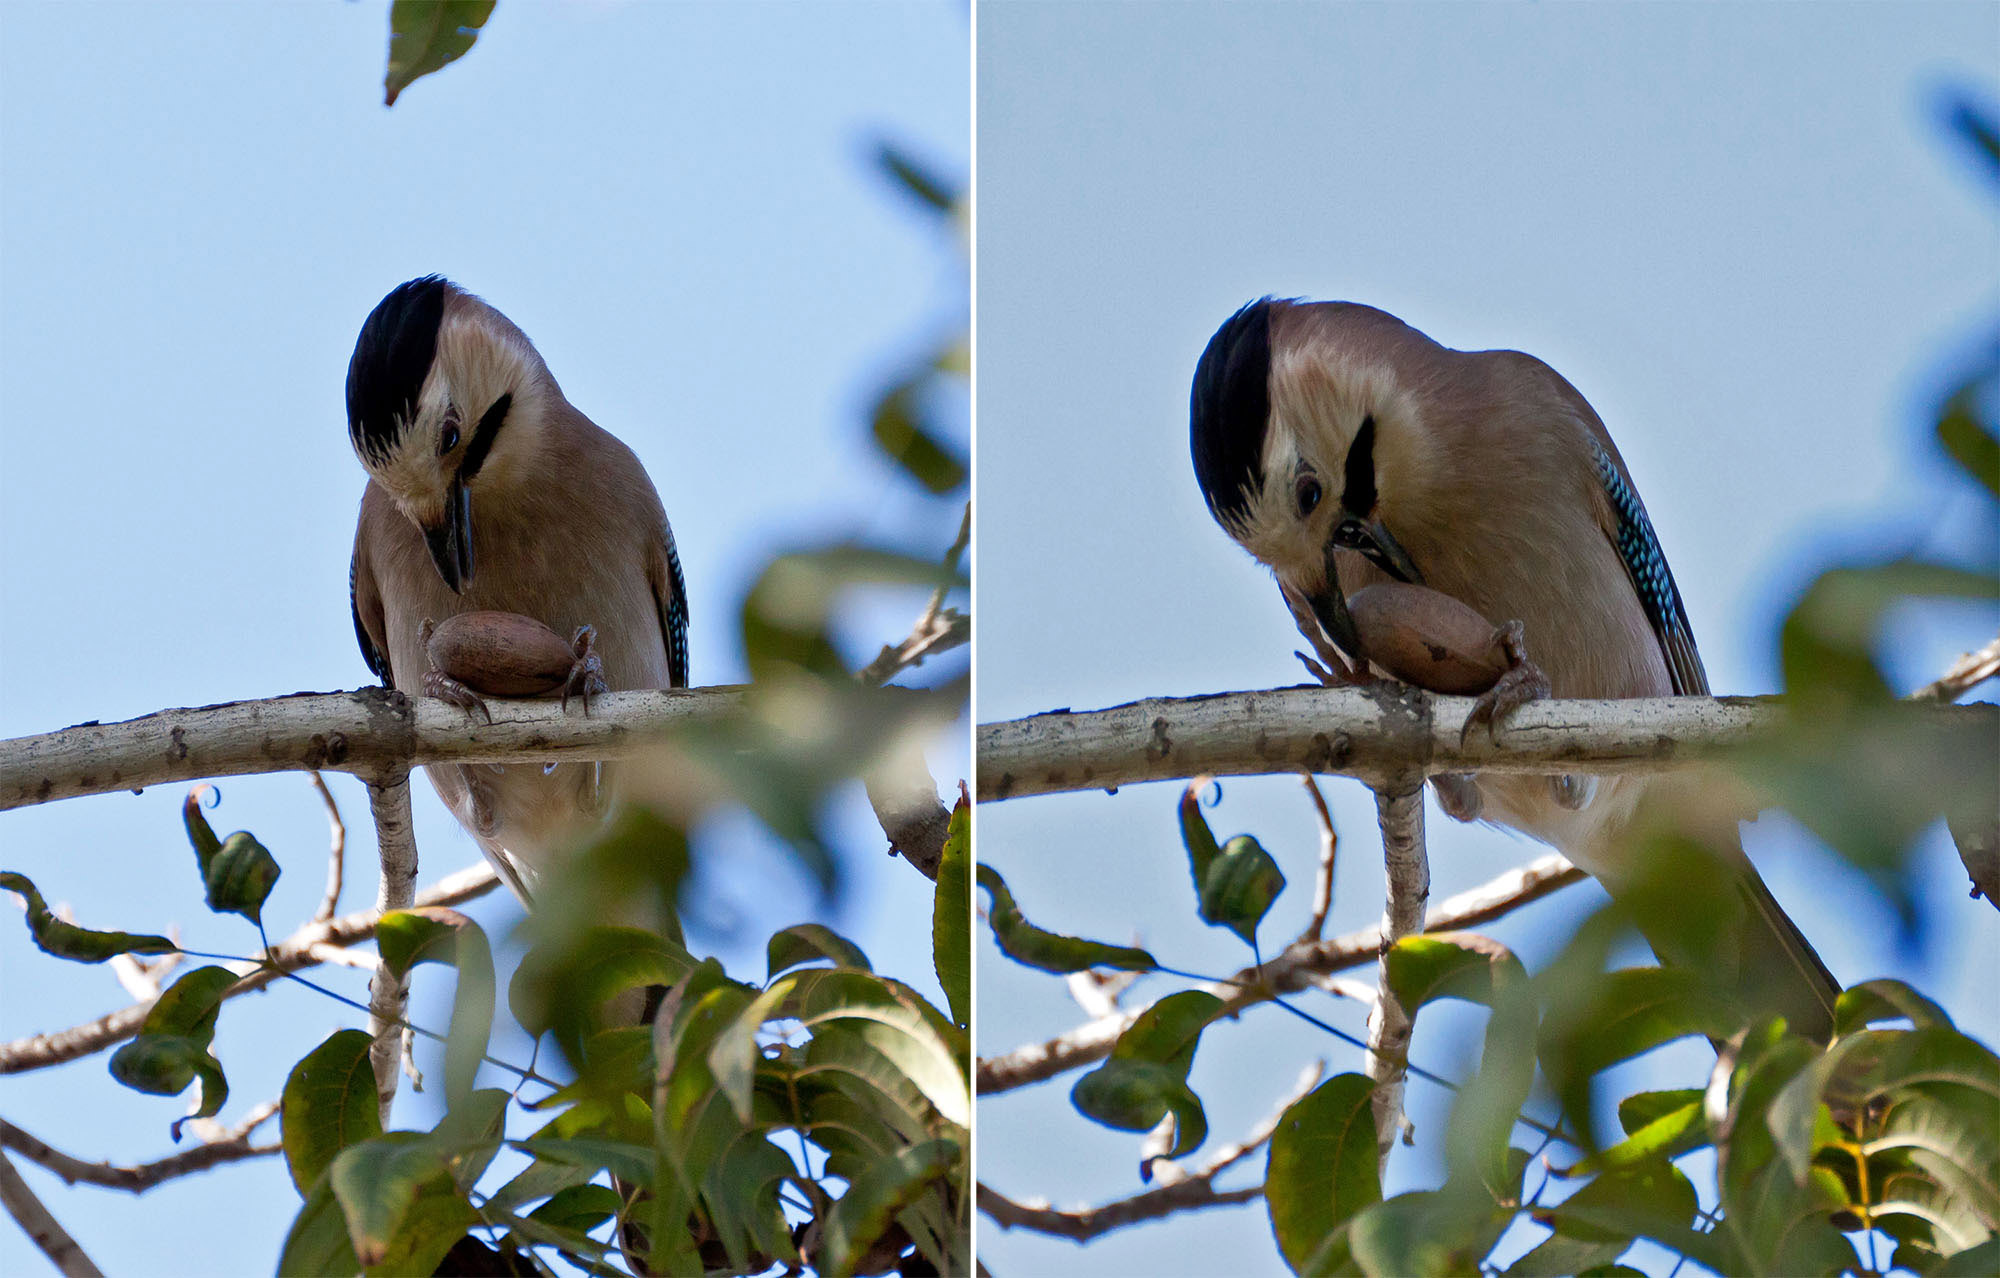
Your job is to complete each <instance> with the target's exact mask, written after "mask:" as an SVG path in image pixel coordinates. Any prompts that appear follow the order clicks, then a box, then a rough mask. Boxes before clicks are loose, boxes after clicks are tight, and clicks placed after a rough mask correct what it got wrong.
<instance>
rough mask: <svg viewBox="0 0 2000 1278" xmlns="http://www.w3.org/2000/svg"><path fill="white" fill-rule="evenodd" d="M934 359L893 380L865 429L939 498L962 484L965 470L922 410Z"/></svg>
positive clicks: (966, 471)
mask: <svg viewBox="0 0 2000 1278" xmlns="http://www.w3.org/2000/svg"><path fill="white" fill-rule="evenodd" d="M935 363H936V360H935V359H933V360H931V361H928V362H927V363H926V365H925V367H923V368H922V369H920V370H918V371H917V372H915V373H913V374H911V375H910V376H908V377H907V378H905V379H904V380H902V381H900V382H898V383H896V384H895V385H894V386H892V387H890V388H889V389H888V390H887V391H885V392H883V394H882V397H881V398H880V399H878V400H876V401H875V411H874V412H873V413H872V414H871V415H870V417H869V423H868V428H869V430H870V432H871V433H872V434H873V435H874V436H875V444H876V446H877V447H878V448H880V449H881V450H882V452H883V453H884V454H885V455H886V456H887V457H888V458H889V460H890V461H892V462H895V463H896V464H897V465H898V466H900V467H902V468H903V470H904V472H905V473H907V474H908V475H909V476H910V478H912V479H914V480H916V481H917V483H919V484H921V485H923V487H924V489H925V490H926V491H927V492H929V493H930V494H931V495H932V496H936V497H941V496H943V495H944V494H946V493H948V492H952V491H954V490H955V489H957V488H959V487H960V486H961V485H963V484H964V483H965V479H966V475H967V474H968V473H969V470H968V468H967V466H966V463H965V461H964V459H963V458H961V457H958V456H957V455H955V453H954V452H953V451H952V450H951V449H950V448H948V447H946V446H945V444H944V441H943V439H942V438H941V437H940V432H939V431H938V430H937V429H936V427H935V426H934V424H933V423H932V422H931V421H930V420H929V417H928V415H927V414H926V413H925V410H924V393H925V391H926V389H927V387H928V384H929V382H930V380H931V379H932V377H933V376H934V375H935V374H934V372H933V366H934V365H935Z"/></svg>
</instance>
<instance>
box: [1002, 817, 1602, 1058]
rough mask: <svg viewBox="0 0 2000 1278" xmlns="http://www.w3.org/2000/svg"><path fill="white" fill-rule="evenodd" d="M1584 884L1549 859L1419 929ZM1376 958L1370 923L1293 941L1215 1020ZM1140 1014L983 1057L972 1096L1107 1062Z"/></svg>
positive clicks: (1225, 995)
mask: <svg viewBox="0 0 2000 1278" xmlns="http://www.w3.org/2000/svg"><path fill="white" fill-rule="evenodd" d="M1583 877H1584V873H1583V871H1581V870H1579V869H1577V868H1576V867H1575V866H1573V865H1571V864H1570V863H1569V862H1568V861H1567V860H1565V859H1563V857H1562V856H1560V855H1559V854H1557V853H1554V852H1551V853H1548V854H1547V855H1545V856H1541V857H1538V858H1536V859H1535V860H1534V861H1531V862H1529V863H1528V864H1527V865H1522V866H1517V867H1515V868H1514V869H1512V870H1509V871H1507V872H1506V873H1504V874H1501V875H1497V876H1495V877H1494V878H1492V879H1489V880H1487V881H1486V882H1485V883H1482V884H1481V885H1479V886H1478V887H1475V888H1471V889H1468V890H1467V891H1464V892H1460V893H1458V894H1457V895H1456V896H1452V897H1448V898H1447V899H1446V900H1444V901H1443V902H1441V903H1440V904H1439V905H1438V906H1437V907H1436V908H1435V909H1433V910H1431V911H1430V914H1429V916H1428V917H1427V918H1426V919H1425V921H1424V930H1425V931H1428V932H1450V931H1458V930H1462V929H1465V928H1472V927H1478V926H1479V925H1480V924H1483V923H1489V922H1491V921H1492V920H1494V919H1497V918H1500V917H1501V916H1503V915H1506V914H1509V913H1512V912H1513V911H1514V910H1516V909H1519V908H1520V907H1521V906H1523V905H1526V904H1528V903H1529V902H1530V901H1536V900H1540V899H1541V898H1542V897H1545V896H1547V895H1548V894H1549V893H1551V892H1554V891H1556V890H1558V889H1560V888H1564V887H1567V886H1569V885H1570V884H1572V883H1576V882H1579V881H1581V880H1582V879H1583ZM1381 951H1382V928H1381V925H1379V924H1377V925H1376V926H1374V927H1366V928H1362V929H1360V930H1358V931H1354V932H1349V933H1347V934H1346V935H1344V936H1336V937H1333V938H1331V939H1328V940H1323V941H1315V942H1311V943H1306V942H1295V943H1294V944H1292V945H1290V946H1287V947H1286V948H1285V950H1284V952H1283V953H1281V954H1277V955H1275V956H1273V957H1270V958H1267V959H1265V960H1264V963H1263V967H1262V969H1261V971H1260V970H1259V969H1258V968H1256V967H1246V968H1244V969H1242V970H1241V971H1239V972H1237V973H1236V974H1235V975H1234V976H1232V977H1231V978H1230V979H1229V980H1228V981H1224V982H1218V983H1215V984H1213V985H1211V986H1208V987H1207V988H1208V989H1209V991H1210V992H1211V993H1213V994H1215V995H1217V996H1218V997H1220V998H1221V999H1223V1000H1224V1003H1225V1007H1224V1008H1223V1010H1222V1012H1221V1015H1231V1014H1233V1013H1234V1012H1236V1011H1239V1010H1241V1009H1242V1008H1245V1007H1249V1006H1251V1005H1253V1004H1256V1003H1261V1002H1265V1001H1268V1000H1269V999H1270V998H1271V997H1272V996H1273V995H1277V994H1291V993H1296V992H1298V991H1299V990H1303V989H1306V988H1308V987H1310V986H1312V985H1314V984H1315V983H1316V982H1317V981H1318V980H1319V979H1320V978H1321V977H1324V976H1327V975H1329V974H1331V973H1334V972H1343V971H1346V970H1348V969H1350V968H1356V967H1360V966H1361V965H1362V964H1364V963H1371V962H1374V961H1375V960H1376V959H1377V958H1378V957H1379V956H1380V954H1381ZM1144 1010H1145V1009H1144V1008H1127V1009H1126V1010H1124V1011H1122V1012H1120V1013H1118V1014H1117V1015H1116V1016H1105V1017H1099V1018H1097V1019H1095V1020H1092V1021H1089V1022H1086V1023H1085V1024H1083V1025H1079V1026H1077V1027H1076V1028H1075V1029H1072V1030H1070V1031H1069V1032H1067V1033H1065V1034H1061V1035H1058V1036H1057V1037H1055V1038H1052V1039H1047V1040H1045V1041H1043V1042H1040V1043H1031V1044H1028V1045H1026V1046H1023V1047H1018V1048H1016V1049H1014V1050H1013V1051H1011V1052H1004V1053H1002V1054H1000V1055H998V1056H989V1057H985V1058H982V1059H981V1060H980V1061H979V1063H978V1071H977V1073H978V1092H979V1094H980V1095H981V1096H993V1095H996V1094H998V1093H1000V1092H1006V1091H1012V1090H1013V1089H1014V1088H1017V1087H1025V1086H1027V1085H1028V1084H1030V1083H1039V1082H1041V1081H1043V1080H1044V1079H1049V1078H1054V1077H1055V1076H1056V1075H1058V1074H1062V1073H1065V1072H1067V1071H1069V1070H1072V1069H1080V1068H1082V1067H1083V1066H1086V1065H1091V1064H1094V1063H1096V1062H1097V1061H1100V1060H1103V1059H1104V1058H1105V1057H1106V1056H1108V1055H1110V1053H1111V1045H1112V1044H1113V1043H1115V1042H1117V1041H1118V1036H1119V1035H1120V1034H1122V1033H1124V1032H1125V1030H1126V1029H1127V1028H1129V1027H1130V1026H1131V1024H1132V1022H1134V1021H1136V1020H1137V1019H1138V1018H1139V1016H1140V1014H1141V1013H1142V1012H1143V1011H1144Z"/></svg>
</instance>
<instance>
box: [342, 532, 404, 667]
mask: <svg viewBox="0 0 2000 1278" xmlns="http://www.w3.org/2000/svg"><path fill="white" fill-rule="evenodd" d="M360 567H361V556H360V554H359V553H356V555H355V556H354V558H352V559H349V560H348V561H347V611H348V612H349V613H350V614H352V615H353V617H354V640H355V642H356V643H358V644H360V645H361V659H362V660H363V661H365V662H367V663H368V669H369V670H370V671H371V672H372V673H373V674H374V675H375V677H376V678H378V679H380V680H381V681H382V683H383V685H384V686H385V687H391V686H394V682H395V681H394V680H392V679H391V678H390V677H389V658H388V657H386V656H384V655H383V653H382V650H381V649H380V648H377V647H376V646H375V640H374V638H373V637H372V636H371V635H369V633H368V627H367V625H366V624H365V623H364V622H363V621H362V619H361V596H360V595H359V594H358V593H357V592H356V590H355V584H356V581H357V579H358V576H359V570H360Z"/></svg>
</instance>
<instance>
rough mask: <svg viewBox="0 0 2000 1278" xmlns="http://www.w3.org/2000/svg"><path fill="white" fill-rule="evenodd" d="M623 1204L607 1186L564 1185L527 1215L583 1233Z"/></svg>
mask: <svg viewBox="0 0 2000 1278" xmlns="http://www.w3.org/2000/svg"><path fill="white" fill-rule="evenodd" d="M624 1205H625V1203H624V1200H623V1199H621V1198H620V1197H619V1196H618V1195H617V1194H616V1193H615V1192H613V1190H612V1189H611V1187H610V1186H608V1185H567V1186H565V1187H563V1188H562V1189H558V1190H557V1191H556V1192H555V1193H554V1194H552V1195H550V1196H549V1200H548V1201H547V1202H545V1203H543V1204H542V1205H541V1206H539V1207H537V1208H535V1209H534V1210H533V1211H531V1212H529V1213H528V1215H529V1216H531V1217H533V1218H534V1219H536V1220H539V1221H541V1222H542V1223H543V1224H545V1225H550V1226H553V1227H554V1228H557V1229H572V1230H575V1231H576V1232H577V1233H579V1234H587V1233H589V1232H590V1231H591V1230H593V1229H595V1228H597V1227H598V1226H599V1225H601V1224H603V1223H604V1222H605V1221H607V1220H609V1219H611V1218H612V1217H613V1216H616V1215H617V1214H618V1213H619V1211H620V1210H621V1209H622V1208H623V1207H624Z"/></svg>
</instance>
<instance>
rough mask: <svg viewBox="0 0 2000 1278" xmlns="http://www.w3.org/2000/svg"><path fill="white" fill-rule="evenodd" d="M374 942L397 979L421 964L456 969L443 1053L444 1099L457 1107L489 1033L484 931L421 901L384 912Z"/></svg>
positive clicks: (489, 973) (489, 955) (489, 976)
mask: <svg viewBox="0 0 2000 1278" xmlns="http://www.w3.org/2000/svg"><path fill="white" fill-rule="evenodd" d="M375 943H376V947H377V948H378V949H379V950H380V952H381V955H382V963H383V966H385V967H387V968H388V969H389V972H390V974H391V975H392V976H394V977H395V978H396V979H398V980H401V979H403V978H404V977H406V976H408V975H409V973H410V970H411V969H412V968H415V967H417V966H418V965H419V964H423V963H442V964H444V965H446V966H447V967H454V968H456V969H457V970H458V988H457V990H456V992H455V993H454V994H453V997H452V1007H451V1032H450V1034H449V1035H448V1036H447V1038H446V1041H445V1056H444V1061H445V1065H444V1080H445V1081H444V1095H445V1104H446V1105H447V1106H448V1107H453V1108H455V1107H457V1106H458V1105H459V1104H460V1103H461V1102H463V1101H464V1100H465V1098H466V1097H467V1096H470V1095H471V1094H472V1088H473V1084H474V1082H475V1081H476V1079H477V1077H478V1074H479V1062H480V1060H481V1059H482V1058H483V1057H484V1056H485V1055H486V1043H487V1040H488V1039H489V1038H490V1037H491V1036H492V1033H493V1002H494V986H495V981H496V978H495V976H494V973H493V949H492V946H491V945H489V944H488V943H487V940H486V933H485V931H484V930H482V929H481V928H480V926H479V925H478V924H477V923H475V922H473V921H472V920H471V919H470V918H468V917H467V916H465V915H463V914H461V913H459V912H458V911H457V910H452V909H446V908H444V907H443V906H422V907H419V908H416V909H410V910H396V911H393V912H391V913H389V914H385V915H383V916H382V921H381V923H380V924H379V925H377V927H376V932H375Z"/></svg>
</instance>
